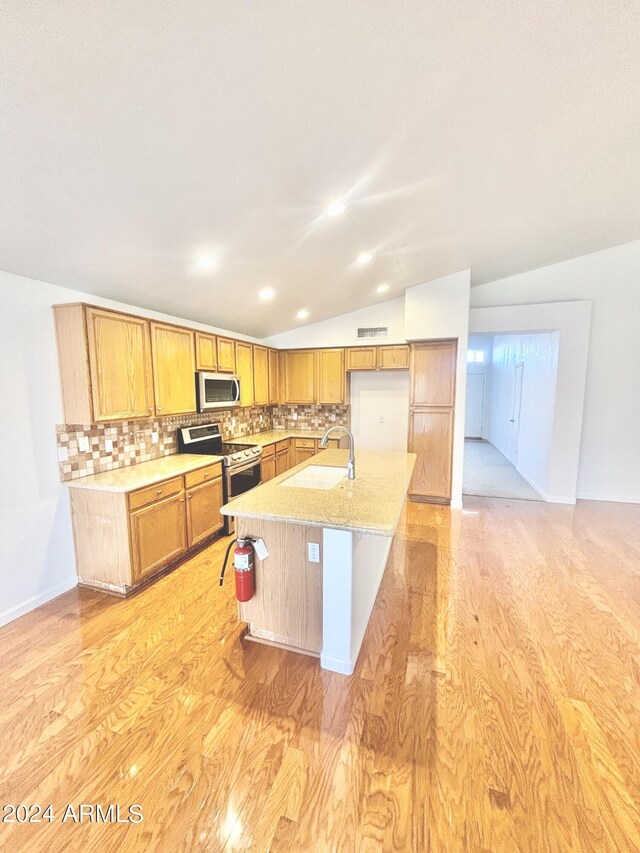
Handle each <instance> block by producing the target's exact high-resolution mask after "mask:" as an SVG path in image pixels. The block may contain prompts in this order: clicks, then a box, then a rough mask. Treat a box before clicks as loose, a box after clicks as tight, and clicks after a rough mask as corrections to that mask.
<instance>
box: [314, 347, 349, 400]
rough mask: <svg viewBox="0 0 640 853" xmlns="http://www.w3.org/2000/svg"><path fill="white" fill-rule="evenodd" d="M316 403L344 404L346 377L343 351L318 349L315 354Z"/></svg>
mask: <svg viewBox="0 0 640 853" xmlns="http://www.w3.org/2000/svg"><path fill="white" fill-rule="evenodd" d="M317 371H318V384H317V394H316V402H318V403H321V404H323V403H345V402H346V381H345V379H346V375H345V369H344V350H343V349H320V350H318V354H317Z"/></svg>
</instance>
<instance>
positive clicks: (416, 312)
mask: <svg viewBox="0 0 640 853" xmlns="http://www.w3.org/2000/svg"><path fill="white" fill-rule="evenodd" d="M470 287H471V271H470V270H463V271H462V272H458V273H454V274H453V275H447V276H444V277H443V278H438V279H435V280H434V281H428V282H425V283H424V284H418V285H416V286H415V287H410V288H408V290H407V291H406V294H405V306H404V307H405V337H406V339H407V340H408V341H410V340H421V339H437V338H457V339H458V364H457V370H456V397H455V423H454V428H453V472H452V481H451V506H452V507H456V508H460V507H462V469H463V465H464V406H465V397H466V391H467V388H466V381H467V342H468V336H469V290H470Z"/></svg>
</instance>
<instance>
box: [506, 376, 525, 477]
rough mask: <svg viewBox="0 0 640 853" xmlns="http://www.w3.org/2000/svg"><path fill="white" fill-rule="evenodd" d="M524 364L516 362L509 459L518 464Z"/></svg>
mask: <svg viewBox="0 0 640 853" xmlns="http://www.w3.org/2000/svg"><path fill="white" fill-rule="evenodd" d="M523 372H524V365H523V364H516V366H515V370H514V373H513V402H512V406H511V439H510V442H509V461H510V462H512V463H513V464H514V465H517V464H518V440H519V438H520V411H521V409H522V377H523Z"/></svg>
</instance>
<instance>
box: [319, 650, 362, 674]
mask: <svg viewBox="0 0 640 853" xmlns="http://www.w3.org/2000/svg"><path fill="white" fill-rule="evenodd" d="M320 666H321V667H322V668H323V669H328V670H330V671H331V672H339V673H340V674H341V675H353V670H354V669H355V661H353V660H351V659H349V658H336V657H333V656H332V655H325V654H324V652H322V653H321V654H320Z"/></svg>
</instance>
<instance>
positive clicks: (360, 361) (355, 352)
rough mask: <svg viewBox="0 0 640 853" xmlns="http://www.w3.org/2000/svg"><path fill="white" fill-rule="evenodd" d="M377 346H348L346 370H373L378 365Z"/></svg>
mask: <svg viewBox="0 0 640 853" xmlns="http://www.w3.org/2000/svg"><path fill="white" fill-rule="evenodd" d="M376 349H377V347H349V349H348V350H347V370H375V369H376V367H377V365H378V360H377V355H376Z"/></svg>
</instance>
